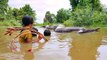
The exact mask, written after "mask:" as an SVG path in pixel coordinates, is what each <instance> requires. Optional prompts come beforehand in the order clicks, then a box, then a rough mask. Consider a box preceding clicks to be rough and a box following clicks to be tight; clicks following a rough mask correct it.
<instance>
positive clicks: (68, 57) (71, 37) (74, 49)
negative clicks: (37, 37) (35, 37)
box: [0, 27, 107, 60]
mask: <svg viewBox="0 0 107 60" xmlns="http://www.w3.org/2000/svg"><path fill="white" fill-rule="evenodd" d="M38 30H39V31H40V32H41V33H43V31H44V29H43V28H39V27H38ZM106 33H107V32H106V30H100V32H93V33H86V34H78V33H77V32H71V33H56V32H54V31H52V34H51V36H50V37H46V38H47V39H48V40H49V41H48V42H44V43H43V42H40V43H38V44H39V45H37V44H34V45H33V46H34V49H35V50H34V52H33V53H26V54H25V53H12V52H11V51H10V50H9V49H8V48H7V47H6V46H7V45H8V42H6V43H4V41H3V40H1V39H0V44H1V46H0V60H50V59H51V60H107V57H106V56H107V52H106V51H107V39H106V38H104V37H106ZM2 35H3V34H2ZM5 37H6V38H7V36H5ZM1 38H2V37H1ZM11 39H12V38H10V40H11ZM5 40H8V41H9V39H5ZM2 43H3V44H2ZM36 45H37V46H38V47H37V46H36ZM25 49H26V47H25Z"/></svg>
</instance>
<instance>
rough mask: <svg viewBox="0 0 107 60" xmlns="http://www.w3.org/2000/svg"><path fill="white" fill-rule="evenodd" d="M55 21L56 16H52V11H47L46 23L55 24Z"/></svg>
mask: <svg viewBox="0 0 107 60" xmlns="http://www.w3.org/2000/svg"><path fill="white" fill-rule="evenodd" d="M55 20H56V19H55V15H54V14H51V13H50V11H47V12H46V14H45V18H44V23H53V22H55Z"/></svg>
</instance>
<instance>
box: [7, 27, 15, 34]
mask: <svg viewBox="0 0 107 60" xmlns="http://www.w3.org/2000/svg"><path fill="white" fill-rule="evenodd" d="M15 30H16V29H15V28H13V27H11V28H7V31H6V33H5V35H11V34H12V33H13V32H14V31H15Z"/></svg>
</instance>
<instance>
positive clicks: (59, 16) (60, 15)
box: [56, 8, 71, 23]
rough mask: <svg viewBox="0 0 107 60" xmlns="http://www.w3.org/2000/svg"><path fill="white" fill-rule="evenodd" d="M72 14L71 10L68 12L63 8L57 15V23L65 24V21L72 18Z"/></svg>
mask: <svg viewBox="0 0 107 60" xmlns="http://www.w3.org/2000/svg"><path fill="white" fill-rule="evenodd" d="M70 14H71V11H70V10H66V9H63V8H62V9H60V10H59V11H58V12H57V15H56V20H57V23H63V22H64V21H66V20H68V19H69V17H70Z"/></svg>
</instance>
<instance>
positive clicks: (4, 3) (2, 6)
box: [0, 0, 8, 18]
mask: <svg viewBox="0 0 107 60" xmlns="http://www.w3.org/2000/svg"><path fill="white" fill-rule="evenodd" d="M7 9H8V0H0V17H2V18H5V15H6V14H7Z"/></svg>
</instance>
